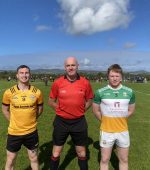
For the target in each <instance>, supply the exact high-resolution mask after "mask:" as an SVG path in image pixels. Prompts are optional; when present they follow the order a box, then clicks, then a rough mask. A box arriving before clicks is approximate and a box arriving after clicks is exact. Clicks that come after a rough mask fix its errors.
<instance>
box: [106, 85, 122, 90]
mask: <svg viewBox="0 0 150 170" xmlns="http://www.w3.org/2000/svg"><path fill="white" fill-rule="evenodd" d="M108 87H109V88H110V89H112V90H119V89H121V88H122V84H120V85H119V87H117V88H112V87H111V86H110V85H109V84H108Z"/></svg>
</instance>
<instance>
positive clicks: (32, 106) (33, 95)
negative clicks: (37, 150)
mask: <svg viewBox="0 0 150 170" xmlns="http://www.w3.org/2000/svg"><path fill="white" fill-rule="evenodd" d="M2 104H3V105H8V106H10V123H9V127H8V133H9V134H11V135H25V134H28V133H31V132H33V131H35V130H36V128H37V127H36V126H37V116H36V115H37V107H38V105H42V104H43V95H42V93H41V91H40V90H39V89H37V88H36V87H34V86H29V89H28V90H25V91H22V90H20V89H19V88H18V86H17V85H15V86H13V87H11V88H9V89H7V90H6V91H5V92H4V95H3V100H2Z"/></svg>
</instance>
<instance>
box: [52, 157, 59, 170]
mask: <svg viewBox="0 0 150 170" xmlns="http://www.w3.org/2000/svg"><path fill="white" fill-rule="evenodd" d="M59 160H60V159H59V157H54V156H51V160H50V170H57V169H58V166H59Z"/></svg>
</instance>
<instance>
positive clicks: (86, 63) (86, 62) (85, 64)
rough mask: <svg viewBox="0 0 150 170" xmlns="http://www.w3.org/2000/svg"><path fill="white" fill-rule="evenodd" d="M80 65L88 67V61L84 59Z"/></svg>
mask: <svg viewBox="0 0 150 170" xmlns="http://www.w3.org/2000/svg"><path fill="white" fill-rule="evenodd" d="M80 64H81V65H84V66H89V65H90V60H89V59H88V58H84V59H83V60H82V61H81V62H80Z"/></svg>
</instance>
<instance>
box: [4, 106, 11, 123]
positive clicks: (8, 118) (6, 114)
mask: <svg viewBox="0 0 150 170" xmlns="http://www.w3.org/2000/svg"><path fill="white" fill-rule="evenodd" d="M2 112H3V114H4V116H5V118H6V119H7V120H8V121H9V120H10V106H9V105H4V104H2Z"/></svg>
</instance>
